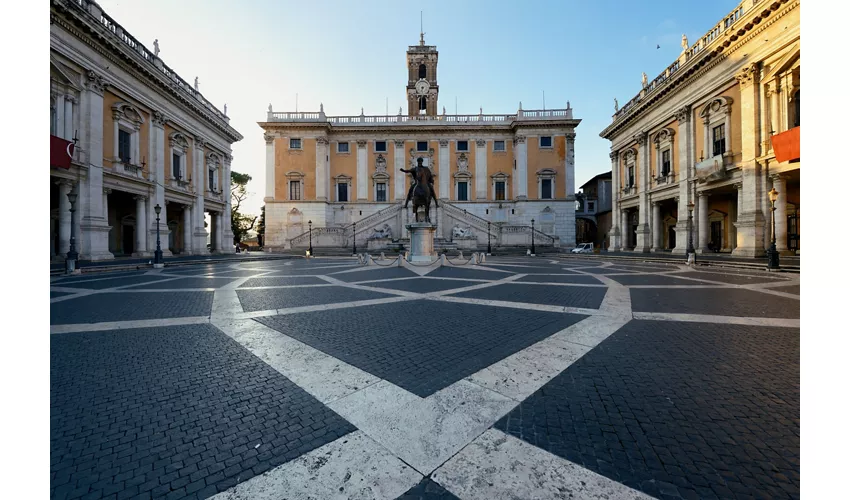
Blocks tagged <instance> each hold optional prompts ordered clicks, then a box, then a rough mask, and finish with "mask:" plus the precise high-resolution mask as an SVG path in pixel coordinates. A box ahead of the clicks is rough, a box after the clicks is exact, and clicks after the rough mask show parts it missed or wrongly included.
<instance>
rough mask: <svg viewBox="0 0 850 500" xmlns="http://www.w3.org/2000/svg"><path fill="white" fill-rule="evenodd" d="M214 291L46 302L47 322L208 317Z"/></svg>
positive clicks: (127, 294) (105, 295)
mask: <svg viewBox="0 0 850 500" xmlns="http://www.w3.org/2000/svg"><path fill="white" fill-rule="evenodd" d="M214 293H215V292H186V291H183V292H159V293H154V292H136V293H132V292H125V293H96V294H92V295H86V296H83V297H77V298H74V299H68V300H63V301H61V302H54V303H52V304H50V324H51V325H62V324H71V323H100V322H103V321H131V320H143V319H160V318H182V317H188V316H209V315H210V311H211V310H212V302H213V295H214Z"/></svg>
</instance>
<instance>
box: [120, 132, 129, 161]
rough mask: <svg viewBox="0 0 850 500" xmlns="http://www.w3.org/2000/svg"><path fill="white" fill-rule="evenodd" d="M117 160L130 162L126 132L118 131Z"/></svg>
mask: <svg viewBox="0 0 850 500" xmlns="http://www.w3.org/2000/svg"><path fill="white" fill-rule="evenodd" d="M118 158H121V161H122V162H124V163H129V162H130V133H129V132H127V131H126V130H119V131H118Z"/></svg>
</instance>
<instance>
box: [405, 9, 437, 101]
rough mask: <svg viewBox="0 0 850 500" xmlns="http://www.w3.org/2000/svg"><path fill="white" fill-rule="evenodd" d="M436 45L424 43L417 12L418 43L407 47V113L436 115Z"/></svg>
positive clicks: (423, 33)
mask: <svg viewBox="0 0 850 500" xmlns="http://www.w3.org/2000/svg"><path fill="white" fill-rule="evenodd" d="M437 56H438V53H437V47H436V46H434V45H425V30H424V25H423V23H422V12H420V13H419V45H410V46H408V47H407V70H408V78H407V89H406V91H407V114H408V115H409V116H418V115H424V116H437V96H438V94H439V86H438V85H437Z"/></svg>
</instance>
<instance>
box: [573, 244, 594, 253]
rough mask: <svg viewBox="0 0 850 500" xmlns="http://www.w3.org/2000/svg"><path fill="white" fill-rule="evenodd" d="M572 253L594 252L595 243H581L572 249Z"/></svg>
mask: <svg viewBox="0 0 850 500" xmlns="http://www.w3.org/2000/svg"><path fill="white" fill-rule="evenodd" d="M570 253H593V243H580V244H579V246H577V247H575V248H573V249H572V250H570Z"/></svg>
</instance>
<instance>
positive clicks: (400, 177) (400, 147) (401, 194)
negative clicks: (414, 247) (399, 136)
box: [392, 141, 407, 237]
mask: <svg viewBox="0 0 850 500" xmlns="http://www.w3.org/2000/svg"><path fill="white" fill-rule="evenodd" d="M393 143H394V146H395V147H394V149H393V173H392V175H393V177H395V187H394V189H393V190H394V191H395V199H396V200H403V199H404V198H405V196H407V189H405V187H404V179H405V177H406V174H405V173H404V172H399V170H398V169H400V168H406V167H405V165H404V141H393ZM398 234H399V235H401V234H402V233H401V231H399V233H398ZM399 237H400V236H399Z"/></svg>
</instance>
